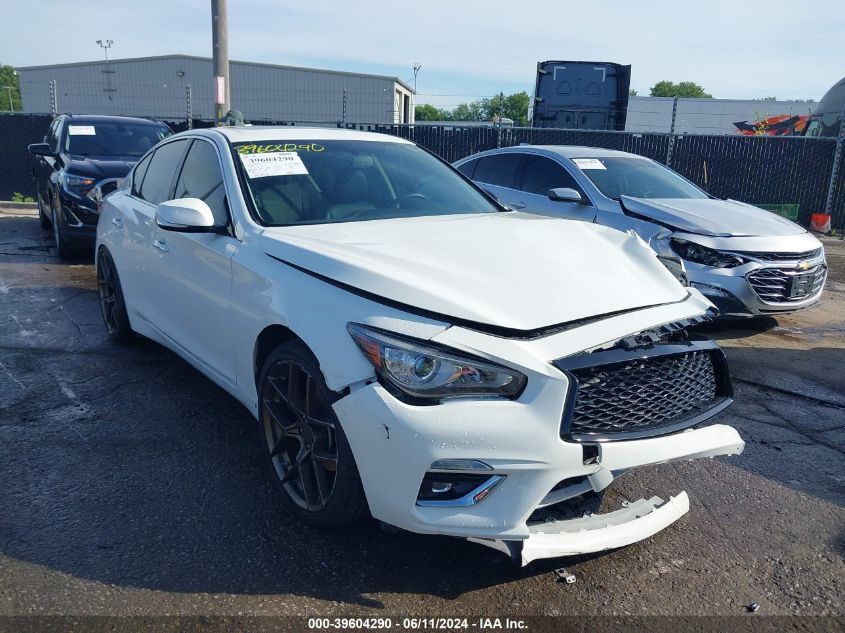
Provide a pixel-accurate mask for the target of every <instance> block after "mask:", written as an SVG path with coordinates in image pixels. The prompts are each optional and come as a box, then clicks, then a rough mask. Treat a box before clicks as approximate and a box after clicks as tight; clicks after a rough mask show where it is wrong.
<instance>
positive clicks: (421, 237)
mask: <svg viewBox="0 0 845 633" xmlns="http://www.w3.org/2000/svg"><path fill="white" fill-rule="evenodd" d="M260 239H261V241H262V246H263V248H264V250H265V252H266V253H267V254H268V255H270V256H271V257H274V258H276V259H278V260H281V261H283V262H286V263H288V264H291V265H293V266H295V267H298V268H300V269H303V270H305V271H308V272H310V273H314V274H317V275H319V276H321V277H323V278H327V279H329V280H332V281H335V282H339V283H341V284H343V285H345V286H347V287H350V288H352V289H356V290H359V291H363V292H364V293H367V294H370V295H376V296H377V297H378V298H383V299H386V300H389V301H391V302H398V303H400V304H404V305H406V306H411V307H413V308H417V309H419V310H423V311H426V312H430V313H434V314H437V315H443V316H445V317H452V318H454V319H456V320H463V321H471V322H474V323H480V324H486V325H490V326H493V327H496V328H507V329H509V330H518V331H530V330H535V329H539V328H544V327H548V326H551V325H558V324H562V323H567V322H570V321H576V320H579V319H584V318H589V317H594V316H599V315H603V314H608V313H613V312H621V311H625V310H633V309H637V308H642V307H646V306H652V305H658V304H664V303H671V302H675V301H680V300H682V299H684V298H685V297H686V296H687V294H688V293H687V290H686V289H685V288H684V287H683V286H681V285H680V284H679V283H678V282H677V281H676V280H675V278H674V277H673V276H672V275H671V273H669V271H667V270H666V268H664V267H663V266H662V265H661V264H660V263H659V261H658V260H657V258H656V256H655V254H654V253H653V252H652V251H651V249H649V248H648V247H647V246H646V245H645V243H644V242H642V240H640V239H639V238H636V237H632V236H630V235H628V234H626V233H622V232H619V231H614V230H612V229H608V228H605V227H601V226H597V225H594V224H589V223H585V222H578V221H571V220H561V219H557V218H549V217H543V216H535V215H529V214H523V213H493V214H479V215H451V216H437V217H418V218H403V219H391V220H371V221H365V222H364V221H362V222H345V223H336V224H321V225H309V226H296V227H276V228H268V229H266V230H265V231H264V232H263V234H262V236H261V238H260Z"/></svg>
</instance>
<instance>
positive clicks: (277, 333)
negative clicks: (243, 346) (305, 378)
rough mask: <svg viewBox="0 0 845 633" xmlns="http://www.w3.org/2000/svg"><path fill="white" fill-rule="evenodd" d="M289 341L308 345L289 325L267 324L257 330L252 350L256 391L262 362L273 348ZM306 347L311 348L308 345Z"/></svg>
mask: <svg viewBox="0 0 845 633" xmlns="http://www.w3.org/2000/svg"><path fill="white" fill-rule="evenodd" d="M290 341H299V342H301V343H302V344H303V345H305V346H306V347H308V344H307V343H306V342H305V341H304V340H303V339H302V337H300V336H297V334H296V333H295V332H294V331H293V330H291V329H290V328H289V327H287V326H285V325H281V324H279V323H274V324H272V325H268V326H267V327H265V328H264V329H263V330H261V332H259V334H258V337H257V338H256V339H255V346H254V348H253V351H252V375H253V381H254V382H255V389H256V392H258V391H259V390H260V388H261V387H260V385H259V384H258V381H259V380H260V378H261V369H262V368H263V367H264V362H265V361H266V360H267V358H268V357H269V356H270V354H271V353H272V351H273V350H274V349H276V348H277V347H278V346H279V345H282V344H284V343H288V342H290ZM308 349H311V348H310V347H308ZM311 353H312V354H313V353H314V352H313V351H312V352H311Z"/></svg>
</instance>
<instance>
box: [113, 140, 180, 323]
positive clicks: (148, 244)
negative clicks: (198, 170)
mask: <svg viewBox="0 0 845 633" xmlns="http://www.w3.org/2000/svg"><path fill="white" fill-rule="evenodd" d="M189 144H190V141H189V140H187V139H177V140H175V141H171V142H169V143H164V144H162V145H160V146H159V147H158V148H156V150H155V151H154V152H153V153H152V154H148V155H147V157H145V158H144V159H143V160H142V161H141V162H140V163H138V167H137V168H136V169H135V171H134V172H133V179H132V188H131V189H130V195H128V196H126V198H125V199H124V200H122V201H121V203H120V209H121V217H117V218H113V219H114V220H116V221H117V222H118V223H119V225H120V226H118V227H117V228H118V229H119V230H120V231H121V235H122V238H121V240H120V243H121V246H122V247H121V249H120V252H119V253H115V254H114V258H115V261H116V262H118V272H119V273H120V279H121V283H122V284H123V286H124V295H125V296H126V305H127V309H128V310H130V311H131V312H133V313H134V314H135V315H137V316H139V317H141V318H143V319H144V320H146V321H148V322H150V323H152V324H153V325H154V326H155V325H156V324H157V321H158V318H159V317H160V313H161V310H162V306H161V303H160V299H159V297H158V296H157V295H158V294H159V290H158V288H157V287H156V285H155V280H156V277H157V273H156V268H157V266H158V261H157V260H158V259H159V256H158V253H159V251H158V250H156V249H155V248H154V247H153V240H154V239H155V229H156V223H155V210H156V205H157V204H158V203H159V202H164V201H165V200H167V199H169V198H170V196H171V192H172V190H173V181H174V180H175V173H176V170H177V168H178V167H179V164H180V162H181V159H182V156H183V155H184V153H185V151H186V150H187V149H188V146H189Z"/></svg>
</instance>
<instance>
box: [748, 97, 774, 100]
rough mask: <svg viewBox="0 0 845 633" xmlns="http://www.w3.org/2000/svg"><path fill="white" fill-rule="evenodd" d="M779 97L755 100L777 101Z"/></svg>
mask: <svg viewBox="0 0 845 633" xmlns="http://www.w3.org/2000/svg"><path fill="white" fill-rule="evenodd" d="M777 100H778V98H777V97H760V98H758V99H754V101H777Z"/></svg>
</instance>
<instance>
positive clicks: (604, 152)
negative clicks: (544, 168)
mask: <svg viewBox="0 0 845 633" xmlns="http://www.w3.org/2000/svg"><path fill="white" fill-rule="evenodd" d="M502 149H503V150H515V151H519V150H524V149H539V150H543V151H545V152H551V153H553V154H559V155H560V156H563V157H564V158H611V157H613V156H635V157H637V158H642V157H641V156H637V155H636V154H631V153H629V152H620V151H619V150H615V149H604V148H602V147H586V146H582V145H517V146H515V147H507V148H502Z"/></svg>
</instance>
